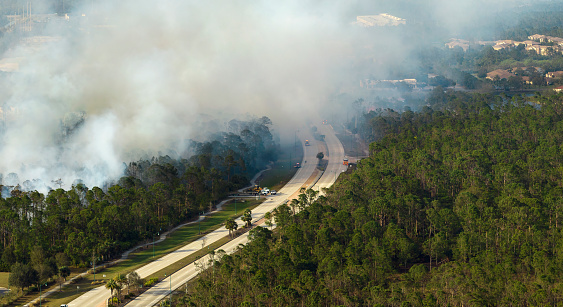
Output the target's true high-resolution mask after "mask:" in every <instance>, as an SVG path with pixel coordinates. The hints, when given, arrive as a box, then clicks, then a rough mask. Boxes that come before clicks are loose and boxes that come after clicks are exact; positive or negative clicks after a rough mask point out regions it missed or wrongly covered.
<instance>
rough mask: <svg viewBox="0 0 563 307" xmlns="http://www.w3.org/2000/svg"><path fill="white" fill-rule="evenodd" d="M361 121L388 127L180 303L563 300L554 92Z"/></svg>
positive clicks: (462, 97)
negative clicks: (349, 165)
mask: <svg viewBox="0 0 563 307" xmlns="http://www.w3.org/2000/svg"><path fill="white" fill-rule="evenodd" d="M363 124H364V125H366V126H369V127H366V128H364V129H363V130H365V131H369V130H370V129H372V131H374V133H376V132H377V133H380V132H381V131H383V135H378V136H377V137H376V136H374V137H372V138H374V139H377V140H376V141H375V142H373V143H372V144H371V145H370V157H369V158H366V159H362V161H361V163H359V164H358V167H357V169H356V170H355V171H354V172H353V173H351V174H348V175H344V177H343V178H342V179H341V180H339V182H338V183H337V184H335V185H334V186H333V187H331V188H330V189H328V190H327V193H326V196H320V197H318V198H317V195H315V193H314V191H305V193H304V194H302V196H301V197H300V198H299V199H298V200H295V201H294V202H292V203H291V204H290V205H286V206H282V207H279V208H278V209H276V211H275V212H274V218H275V221H276V223H277V225H278V228H277V229H276V230H275V231H274V232H272V231H271V230H269V229H268V228H263V227H257V228H256V229H254V230H253V232H252V234H251V238H252V241H251V243H249V244H248V245H247V246H245V247H244V248H242V249H241V251H240V252H239V253H236V254H233V255H224V256H223V257H222V259H221V260H217V259H216V258H214V259H213V261H212V263H211V265H212V269H209V270H207V271H206V272H204V273H203V275H202V277H201V278H199V279H198V280H197V281H195V282H194V284H193V285H192V286H191V288H190V289H189V293H188V294H187V295H185V296H184V297H182V298H178V306H300V305H301V306H334V305H338V306H407V305H411V306H444V305H455V306H460V305H466V306H487V305H509V306H528V305H547V306H555V305H558V304H561V303H562V302H563V291H562V290H561V289H563V278H562V276H561V274H559V272H560V271H561V270H562V269H563V232H562V231H563V225H562V223H563V186H562V185H563V159H562V157H563V147H562V146H561V144H562V143H563V95H561V94H557V95H544V96H543V95H537V96H535V97H528V98H526V97H521V96H514V97H507V96H504V95H485V94H467V93H459V92H442V95H441V96H439V97H434V100H433V103H432V104H431V105H429V106H427V107H425V108H423V109H422V110H421V111H420V112H410V111H409V112H403V113H398V112H394V111H393V112H392V110H389V111H388V112H386V113H382V114H379V115H377V116H373V117H372V118H371V119H370V120H369V121H365V122H364V123H363ZM294 208H300V210H294Z"/></svg>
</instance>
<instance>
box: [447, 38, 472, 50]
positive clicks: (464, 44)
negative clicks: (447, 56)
mask: <svg viewBox="0 0 563 307" xmlns="http://www.w3.org/2000/svg"><path fill="white" fill-rule="evenodd" d="M446 47H448V48H450V49H453V48H455V47H460V48H461V49H463V51H467V49H469V41H466V40H463V39H457V38H452V39H451V40H450V42H449V43H446Z"/></svg>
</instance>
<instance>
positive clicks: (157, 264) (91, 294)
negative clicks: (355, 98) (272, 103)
mask: <svg viewBox="0 0 563 307" xmlns="http://www.w3.org/2000/svg"><path fill="white" fill-rule="evenodd" d="M297 135H298V137H299V138H300V139H301V140H306V139H307V140H310V141H311V146H303V148H304V155H303V160H302V162H301V168H299V170H298V171H297V173H296V174H295V176H294V177H293V178H292V179H291V180H290V181H289V182H288V183H287V184H286V185H285V186H284V187H283V188H282V189H281V190H280V191H279V192H278V194H277V195H272V196H268V197H267V200H266V201H264V202H263V203H262V204H261V205H260V206H258V207H256V208H254V209H253V210H252V219H253V222H254V221H257V220H259V219H261V218H262V217H263V216H264V214H265V213H266V212H268V211H271V210H273V209H274V208H276V207H277V206H279V205H281V204H282V203H284V202H285V201H287V199H288V197H289V196H291V195H293V194H295V193H296V192H298V191H299V189H300V188H301V187H302V186H303V185H304V184H305V182H306V181H307V179H309V177H310V176H311V174H312V173H313V172H314V170H315V167H316V155H317V153H318V148H317V146H316V142H315V141H314V140H313V136H312V134H311V133H310V131H309V129H307V128H302V129H299V132H298V134H297ZM236 222H237V223H238V224H239V225H241V226H242V225H243V222H242V221H241V219H240V218H239V219H237V220H236ZM228 233H229V231H228V230H227V229H226V228H225V227H221V228H219V229H217V230H215V231H213V232H211V233H209V234H207V235H206V236H205V237H202V238H200V239H198V240H196V241H194V242H191V243H189V244H187V245H185V246H183V247H182V248H180V249H178V250H176V251H174V252H172V253H170V254H167V255H166V256H163V257H161V258H159V259H156V260H155V261H153V262H151V263H149V264H147V265H145V266H143V267H141V268H139V269H137V270H136V272H137V273H138V274H139V276H140V277H141V278H145V277H147V276H149V275H151V274H153V273H155V272H158V271H160V270H161V269H163V268H165V267H167V266H169V265H171V264H173V263H175V262H177V261H179V260H180V259H183V258H185V257H187V256H188V255H190V254H192V253H194V252H196V251H198V250H200V249H202V248H204V247H205V246H208V245H209V244H212V243H213V242H216V241H217V240H219V239H221V238H223V237H225V236H227V235H228ZM245 237H246V234H245V235H242V236H240V237H238V238H237V239H235V240H233V241H231V242H229V243H227V245H229V246H230V245H231V244H235V245H233V246H238V244H239V243H238V242H239V240H240V239H242V238H245ZM204 240H205V244H204V245H202V242H203V241H204ZM226 248H228V247H222V249H223V250H226ZM190 266H193V264H192V265H190ZM190 266H187V267H190ZM187 267H186V268H187ZM184 269H185V268H184ZM184 269H182V270H180V271H179V272H177V273H176V274H174V275H173V276H172V288H173V289H176V288H177V287H179V286H180V285H182V284H184V283H185V281H184V282H180V281H181V280H182V279H181V278H176V277H175V276H177V274H180V273H181V271H183V270H184ZM194 276H195V275H194ZM176 279H177V280H178V282H176ZM165 281H166V282H168V283H167V285H169V280H168V279H166V280H165ZM163 284H164V281H163V282H161V283H159V284H158V285H157V286H154V287H152V288H151V289H150V290H149V291H150V293H148V292H149V291H147V292H145V293H146V295H145V294H143V295H141V297H139V299H138V300H134V301H133V302H131V303H130V304H129V305H131V306H149V305H147V303H144V300H145V297H147V296H149V295H151V293H153V292H155V291H157V290H158V289H159V287H161V286H162V285H163ZM153 289H154V290H153ZM167 291H168V290H167ZM110 295H111V293H110V290H108V289H106V288H105V286H100V287H97V288H95V289H92V290H90V291H88V292H86V293H85V294H83V295H81V296H80V297H78V298H77V299H75V300H73V301H72V302H70V303H69V304H68V305H69V306H71V307H98V306H105V305H106V301H107V300H108V299H109V298H110ZM141 300H142V301H143V303H139V302H140V301H141ZM159 300H160V299H159ZM129 305H128V306H129Z"/></svg>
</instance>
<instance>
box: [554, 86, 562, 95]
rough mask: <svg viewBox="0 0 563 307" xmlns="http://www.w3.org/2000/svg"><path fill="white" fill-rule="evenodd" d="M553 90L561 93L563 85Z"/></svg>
mask: <svg viewBox="0 0 563 307" xmlns="http://www.w3.org/2000/svg"><path fill="white" fill-rule="evenodd" d="M553 90H554V91H556V92H557V93H560V92H561V91H563V85H561V86H558V87H556V88H553Z"/></svg>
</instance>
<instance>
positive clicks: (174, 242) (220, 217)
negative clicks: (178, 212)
mask: <svg viewBox="0 0 563 307" xmlns="http://www.w3.org/2000/svg"><path fill="white" fill-rule="evenodd" d="M262 201H263V199H262V200H251V201H245V202H243V203H241V202H237V204H236V209H237V210H236V214H235V204H234V203H229V204H225V205H224V206H223V210H221V211H218V212H215V213H213V214H210V215H208V216H207V217H206V218H205V220H203V221H201V222H200V223H195V224H191V225H186V226H184V227H182V228H180V229H178V230H176V231H175V232H174V233H172V234H171V235H169V236H168V238H167V239H166V240H164V241H163V242H161V243H159V244H156V245H155V251H154V254H155V258H154V259H158V258H160V257H162V256H164V255H166V254H168V253H170V252H173V251H175V250H177V249H178V248H180V247H182V246H184V245H186V244H188V243H190V242H192V241H195V240H197V239H198V238H200V237H202V236H204V235H205V234H206V233H209V232H212V231H214V230H215V229H218V228H220V227H221V225H222V224H223V222H224V221H225V220H226V219H227V218H228V217H230V216H240V215H242V213H243V212H244V210H245V209H247V208H249V209H251V210H252V209H253V208H255V207H256V206H258V205H259V204H260V203H261V202H262ZM198 224H199V225H198ZM200 227H201V234H199V230H200ZM227 241H228V238H224V239H221V240H219V241H217V242H215V243H213V244H211V246H212V247H213V248H216V247H219V246H221V245H223V244H225V243H226V242H227ZM206 254H207V250H201V251H198V252H196V253H194V254H192V255H190V256H187V257H185V258H183V259H182V260H180V261H178V262H176V263H173V264H172V265H170V266H168V267H166V268H164V269H162V270H161V271H159V272H156V273H154V274H153V275H154V276H153V275H151V276H149V277H148V278H150V277H157V276H160V277H162V276H164V273H166V274H169V273H171V272H175V271H177V270H179V269H181V268H183V267H184V266H186V265H188V264H190V263H191V262H193V261H194V260H197V259H198V258H200V257H202V256H204V255H206ZM152 260H153V250H152V246H151V247H148V248H145V249H143V250H140V251H138V252H135V253H132V254H131V255H129V258H128V259H127V260H125V261H122V262H120V263H118V264H116V265H114V266H111V267H108V268H105V269H103V270H101V271H100V270H97V271H96V280H102V281H103V283H100V284H96V285H92V282H93V281H94V275H93V274H88V275H86V276H85V277H84V278H83V279H81V280H79V281H77V282H76V283H74V284H72V285H70V286H69V287H65V288H63V290H62V292H57V293H55V294H52V295H51V296H49V297H48V298H47V300H48V301H49V302H47V303H46V304H43V306H54V307H55V306H60V305H61V304H65V303H69V302H71V301H72V300H74V299H76V298H77V297H79V296H80V295H82V294H84V293H85V292H87V291H90V290H91V289H94V288H97V287H99V286H101V285H104V284H105V282H106V281H107V280H109V279H110V278H113V277H114V276H115V275H117V274H118V273H121V274H127V273H129V272H131V271H134V270H136V269H138V268H140V267H142V266H143V265H146V264H147V263H149V262H151V261H152ZM104 275H105V277H104ZM148 278H147V279H148ZM77 286H78V287H79V288H78V289H77V288H76V287H77ZM34 297H37V295H36V296H32V297H30V298H29V299H28V300H26V302H28V301H30V300H32V299H33V298H34Z"/></svg>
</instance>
